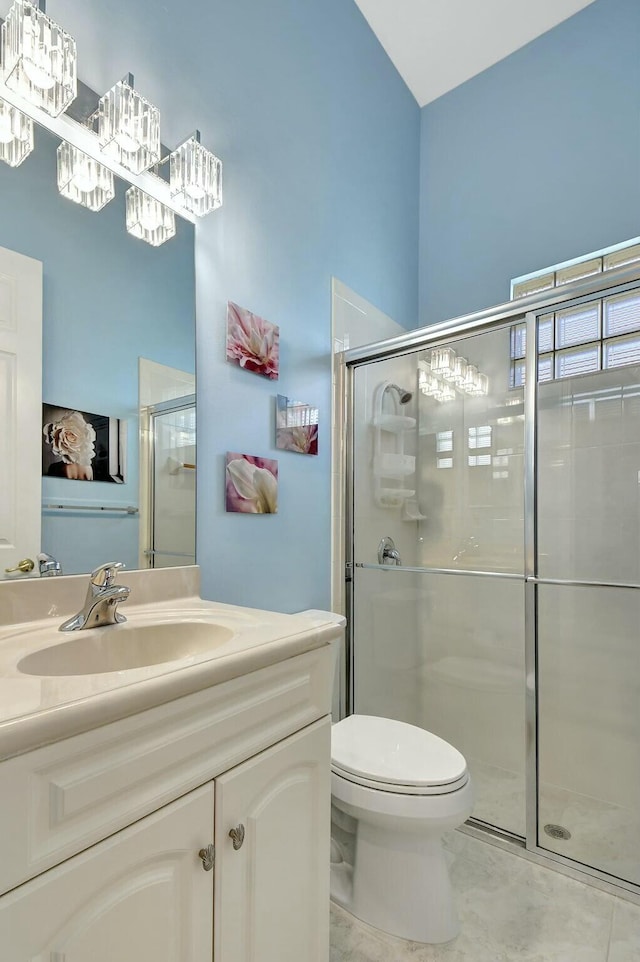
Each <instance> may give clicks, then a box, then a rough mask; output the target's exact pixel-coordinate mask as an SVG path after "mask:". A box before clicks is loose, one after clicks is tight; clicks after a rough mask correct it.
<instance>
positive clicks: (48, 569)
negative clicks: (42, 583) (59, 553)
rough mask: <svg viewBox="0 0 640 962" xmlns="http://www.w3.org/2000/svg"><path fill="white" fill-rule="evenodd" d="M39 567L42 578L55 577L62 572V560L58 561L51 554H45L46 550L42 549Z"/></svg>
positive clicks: (39, 556)
mask: <svg viewBox="0 0 640 962" xmlns="http://www.w3.org/2000/svg"><path fill="white" fill-rule="evenodd" d="M38 567H39V569H40V577H41V578H53V577H55V576H56V575H61V574H62V565H61V564H60V562H59V561H56V559H55V558H54V557H52V556H51V555H50V554H45V553H44V551H41V552H40V554H39V555H38Z"/></svg>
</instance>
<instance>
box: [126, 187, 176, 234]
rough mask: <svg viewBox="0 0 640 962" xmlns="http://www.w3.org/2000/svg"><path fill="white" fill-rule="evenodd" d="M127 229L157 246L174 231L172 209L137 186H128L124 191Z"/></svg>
mask: <svg viewBox="0 0 640 962" xmlns="http://www.w3.org/2000/svg"><path fill="white" fill-rule="evenodd" d="M126 204H127V230H128V231H129V233H130V234H132V235H133V236H134V237H137V238H138V239H139V240H143V241H145V242H146V243H147V244H151V246H152V247H159V246H160V245H161V244H164V243H165V241H168V240H170V239H171V238H172V237H173V236H174V235H175V232H176V218H175V215H174V213H173V211H172V210H169V208H168V207H165V206H164V204H161V203H160V201H159V200H156V199H155V197H151V196H149V194H145V193H144V191H142V190H140V188H139V187H130V188H129V190H128V191H127V193H126Z"/></svg>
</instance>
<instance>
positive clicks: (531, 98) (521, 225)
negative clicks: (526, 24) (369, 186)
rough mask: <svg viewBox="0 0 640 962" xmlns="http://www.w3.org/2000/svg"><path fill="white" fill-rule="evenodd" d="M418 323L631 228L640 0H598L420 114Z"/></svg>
mask: <svg viewBox="0 0 640 962" xmlns="http://www.w3.org/2000/svg"><path fill="white" fill-rule="evenodd" d="M420 181H421V200H420V228H421V238H420V323H421V324H431V323H434V322H436V321H440V320H444V319H446V318H448V317H454V316H456V315H459V314H464V313H468V312H471V311H475V310H479V309H481V308H485V307H489V306H491V305H492V304H497V303H500V302H503V301H506V300H508V299H509V281H510V279H511V278H512V277H517V276H519V275H521V274H526V273H529V272H531V271H535V270H538V269H540V268H544V267H547V266H549V265H551V264H555V263H559V262H562V261H564V260H568V259H570V258H573V257H576V256H579V255H580V254H586V253H588V252H590V251H593V250H598V249H599V248H602V247H606V246H609V245H611V244H615V243H618V242H620V241H624V240H627V239H629V238H632V237H635V236H637V235H638V234H640V3H638V0H596V2H595V3H593V4H592V5H590V6H589V7H587V8H586V9H585V10H583V11H581V12H580V13H578V14H576V15H575V16H574V17H572V18H571V19H569V20H567V21H565V22H564V23H562V24H560V25H559V26H557V27H555V28H554V29H553V30H551V31H549V33H546V34H544V35H543V36H542V37H540V38H538V39H537V40H535V41H533V42H532V43H530V44H528V45H527V46H526V47H524V48H522V49H521V50H519V51H517V52H516V53H514V54H513V55H512V56H510V57H508V58H506V59H505V60H503V61H501V62H500V63H498V64H496V65H495V66H494V67H491V68H490V69H489V70H486V71H485V72H484V73H482V74H480V75H479V76H477V77H475V78H473V79H472V80H469V81H468V82H467V83H465V84H463V85H461V86H460V87H458V88H456V89H455V90H453V91H451V92H450V93H448V94H446V95H445V96H443V97H441V98H439V99H438V100H437V101H434V102H433V103H432V104H429V105H427V106H426V107H425V108H424V109H423V110H422V134H421V170H420Z"/></svg>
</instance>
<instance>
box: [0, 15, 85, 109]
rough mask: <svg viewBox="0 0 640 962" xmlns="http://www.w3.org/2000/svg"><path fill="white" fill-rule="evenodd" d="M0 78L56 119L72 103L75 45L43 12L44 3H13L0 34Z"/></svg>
mask: <svg viewBox="0 0 640 962" xmlns="http://www.w3.org/2000/svg"><path fill="white" fill-rule="evenodd" d="M0 60H1V61H2V64H3V79H4V81H5V83H6V85H7V87H9V88H10V89H11V90H15V92H16V93H19V94H21V96H23V97H25V98H26V99H27V100H28V101H29V102H30V103H32V104H33V105H34V106H36V107H40V108H41V109H42V110H44V111H46V113H48V114H50V115H51V116H52V117H57V116H59V114H61V113H62V112H63V110H65V109H66V108H67V107H68V106H69V104H70V103H71V102H72V101H73V100H75V97H76V93H77V87H78V81H77V75H76V61H77V55H76V42H75V40H74V39H73V37H71V36H70V35H69V34H68V33H67V32H66V31H65V30H63V29H62V27H60V26H58V24H57V23H55V22H54V21H53V20H51V18H50V17H48V16H47V15H46V13H45V12H44V0H40V3H39V5H38V4H37V3H30V2H29V0H14V2H13V4H12V6H11V9H10V10H9V12H8V14H7V19H6V20H5V22H4V23H3V24H2V33H1V35H0Z"/></svg>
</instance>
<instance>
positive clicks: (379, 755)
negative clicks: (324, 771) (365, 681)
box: [331, 715, 469, 795]
mask: <svg viewBox="0 0 640 962" xmlns="http://www.w3.org/2000/svg"><path fill="white" fill-rule="evenodd" d="M331 768H332V771H333V772H335V773H336V774H337V775H339V776H340V777H341V778H344V779H346V780H348V781H350V782H353V783H354V784H356V785H363V786H366V787H367V788H372V789H375V790H377V791H381V792H393V793H398V794H406V795H442V794H449V793H450V792H455V791H457V790H458V789H459V788H462V787H463V785H464V784H465V783H466V781H467V780H468V778H469V775H468V772H467V763H466V762H465V760H464V757H463V755H461V754H460V752H459V751H458V750H457V749H456V748H454V747H453V746H452V745H449V743H448V742H445V741H444V739H442V738H439V737H438V736H437V735H434V734H432V732H428V731H425V729H423V728H418V727H416V726H415V725H408V724H407V723H406V722H400V721H396V720H395V719H392V718H379V717H377V716H375V715H349V716H348V717H347V718H343V719H342V721H339V722H337V723H336V724H335V725H334V726H333V728H332V730H331Z"/></svg>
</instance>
